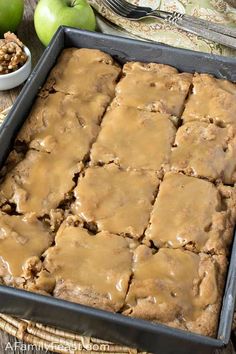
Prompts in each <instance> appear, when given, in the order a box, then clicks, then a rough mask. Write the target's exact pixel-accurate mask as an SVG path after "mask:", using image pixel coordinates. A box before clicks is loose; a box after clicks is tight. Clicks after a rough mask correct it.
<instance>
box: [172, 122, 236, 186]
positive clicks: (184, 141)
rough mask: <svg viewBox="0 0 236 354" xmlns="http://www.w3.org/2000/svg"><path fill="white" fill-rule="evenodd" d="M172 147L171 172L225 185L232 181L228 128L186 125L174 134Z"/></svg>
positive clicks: (234, 150) (234, 167) (234, 142)
mask: <svg viewBox="0 0 236 354" xmlns="http://www.w3.org/2000/svg"><path fill="white" fill-rule="evenodd" d="M175 145H176V146H177V147H176V148H175V149H173V152H172V158H171V165H172V168H173V169H175V170H179V171H185V173H187V174H190V175H194V176H200V177H207V178H209V179H210V180H217V179H218V180H223V182H224V183H226V184H233V183H234V182H235V181H236V160H235V156H236V137H235V129H234V128H233V127H232V126H231V127H226V128H220V127H217V126H216V125H215V124H208V123H200V122H191V123H186V124H184V125H183V126H182V127H180V128H179V130H178V131H177V135H176V140H175Z"/></svg>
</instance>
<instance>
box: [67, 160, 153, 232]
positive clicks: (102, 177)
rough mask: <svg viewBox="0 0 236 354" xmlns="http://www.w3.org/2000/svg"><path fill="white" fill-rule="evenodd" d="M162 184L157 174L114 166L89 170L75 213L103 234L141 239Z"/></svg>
mask: <svg viewBox="0 0 236 354" xmlns="http://www.w3.org/2000/svg"><path fill="white" fill-rule="evenodd" d="M158 184H159V181H158V179H157V178H156V176H155V175H154V174H151V173H144V172H135V171H123V170H120V169H119V168H118V167H117V166H115V165H113V164H111V165H107V166H104V167H93V168H88V169H87V170H86V172H85V176H84V177H83V178H81V179H80V181H79V183H78V186H77V187H76V188H75V197H76V202H75V205H74V208H73V211H74V213H75V214H76V215H79V216H81V217H82V218H83V219H85V220H86V221H88V222H95V223H96V224H97V226H98V229H99V230H105V231H109V232H112V233H117V234H130V235H131V236H133V237H136V238H138V237H140V236H141V235H142V233H143V231H144V229H145V227H146V226H147V224H148V220H149V215H150V211H151V208H152V204H151V203H152V202H153V200H154V193H155V190H156V189H157V187H158Z"/></svg>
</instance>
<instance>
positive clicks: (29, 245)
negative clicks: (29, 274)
mask: <svg viewBox="0 0 236 354" xmlns="http://www.w3.org/2000/svg"><path fill="white" fill-rule="evenodd" d="M50 243H51V237H50V235H49V233H48V232H47V230H46V229H45V228H44V227H43V225H42V224H41V222H39V221H38V220H37V219H36V217H35V215H33V214H28V215H25V216H14V215H11V216H10V215H7V214H3V213H0V276H6V275H11V276H14V277H21V276H24V271H25V269H24V268H25V266H26V262H27V261H29V260H30V259H31V258H32V257H40V256H41V255H42V253H43V252H44V251H45V250H46V249H47V248H48V247H49V246H50Z"/></svg>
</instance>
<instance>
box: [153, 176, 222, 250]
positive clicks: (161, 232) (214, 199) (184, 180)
mask: <svg viewBox="0 0 236 354" xmlns="http://www.w3.org/2000/svg"><path fill="white" fill-rule="evenodd" d="M221 210H222V205H221V198H220V194H219V192H218V190H217V188H216V187H215V186H214V185H213V184H212V183H210V182H207V181H204V180H201V179H197V178H194V177H188V176H184V175H181V174H176V173H167V174H166V175H165V178H164V181H163V183H162V184H161V185H160V190H159V193H158V197H157V200H156V202H155V205H154V209H153V212H152V215H151V223H150V227H149V228H148V229H147V231H146V240H147V241H149V240H152V241H153V242H154V244H155V245H156V246H157V247H163V246H168V247H171V248H179V247H181V246H185V245H186V246H189V247H193V248H194V249H196V250H197V251H201V250H202V249H204V248H205V247H207V244H208V242H209V244H211V245H212V241H213V240H214V241H215V242H216V243H221V242H223V238H222V227H225V226H223V225H224V220H223V216H224V214H222V215H221V214H220V211H221ZM221 216H222V220H221ZM209 247H210V246H209ZM208 251H209V250H208Z"/></svg>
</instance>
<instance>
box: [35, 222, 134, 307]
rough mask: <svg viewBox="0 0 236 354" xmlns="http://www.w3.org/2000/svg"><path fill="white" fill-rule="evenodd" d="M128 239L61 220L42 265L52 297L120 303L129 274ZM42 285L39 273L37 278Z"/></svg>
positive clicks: (100, 303)
mask: <svg viewBox="0 0 236 354" xmlns="http://www.w3.org/2000/svg"><path fill="white" fill-rule="evenodd" d="M130 243H131V242H130V240H128V239H125V238H123V237H120V236H117V235H112V234H110V233H108V232H101V233H98V234H97V235H91V234H89V233H88V231H87V230H85V229H82V228H81V227H75V226H73V225H67V224H66V223H64V224H63V225H62V226H61V228H60V229H59V231H58V233H57V236H56V244H55V246H54V247H52V248H49V249H48V250H47V252H46V258H45V261H44V268H45V269H46V270H47V271H48V272H49V273H50V276H51V277H52V278H54V280H55V288H54V290H53V294H54V296H56V297H60V298H63V299H65V300H70V301H74V302H79V303H82V304H85V305H89V306H93V307H94V306H97V307H100V308H104V309H107V310H110V311H114V310H116V311H117V310H119V309H120V308H121V307H122V306H123V304H124V299H125V295H126V292H127V289H128V283H129V278H130V275H131V264H132V252H131V249H130ZM39 281H40V283H41V286H43V276H41V279H40V280H39Z"/></svg>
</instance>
